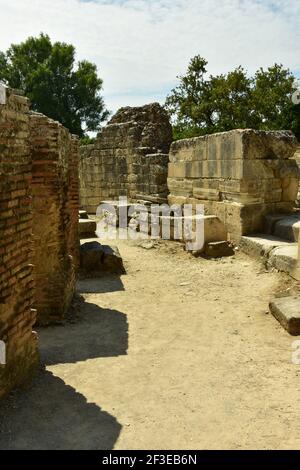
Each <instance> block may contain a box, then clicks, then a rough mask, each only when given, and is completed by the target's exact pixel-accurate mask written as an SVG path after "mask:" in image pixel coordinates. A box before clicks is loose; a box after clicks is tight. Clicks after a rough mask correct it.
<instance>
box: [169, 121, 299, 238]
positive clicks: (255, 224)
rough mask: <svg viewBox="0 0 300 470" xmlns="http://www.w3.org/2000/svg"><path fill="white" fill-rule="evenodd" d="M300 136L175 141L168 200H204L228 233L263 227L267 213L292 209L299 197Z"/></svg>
mask: <svg viewBox="0 0 300 470" xmlns="http://www.w3.org/2000/svg"><path fill="white" fill-rule="evenodd" d="M296 148H297V140H296V138H295V137H294V136H293V134H291V133H290V132H288V131H278V132H263V131H254V130H249V129H246V130H234V131H230V132H224V133H220V134H214V135H207V136H204V137H197V138H194V139H184V140H181V141H178V142H174V143H173V144H172V146H171V150H170V164H169V171H168V187H169V191H170V195H169V198H168V199H169V203H170V204H174V203H178V204H184V203H191V204H194V205H195V204H197V203H198V204H203V205H204V206H205V210H206V212H207V213H208V214H214V215H217V216H218V217H219V218H220V220H221V221H222V222H223V223H224V224H225V227H226V229H227V231H228V235H229V237H230V238H232V239H233V240H236V241H239V239H240V237H241V235H245V234H249V233H252V232H255V231H260V230H262V229H263V221H264V215H265V214H267V213H270V212H289V211H291V210H292V208H293V207H294V204H295V199H296V197H297V192H298V185H299V169H298V166H297V163H296V161H295V159H294V158H292V157H293V156H294V153H295V151H296Z"/></svg>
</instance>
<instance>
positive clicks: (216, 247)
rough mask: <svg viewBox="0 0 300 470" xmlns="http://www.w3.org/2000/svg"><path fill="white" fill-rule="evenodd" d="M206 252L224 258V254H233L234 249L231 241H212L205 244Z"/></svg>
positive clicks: (208, 254) (211, 255)
mask: <svg viewBox="0 0 300 470" xmlns="http://www.w3.org/2000/svg"><path fill="white" fill-rule="evenodd" d="M205 254H206V255H207V256H210V257H211V258H222V257H223V256H233V255H234V249H233V246H232V244H231V243H230V242H228V241H220V242H210V243H207V244H206V246H205Z"/></svg>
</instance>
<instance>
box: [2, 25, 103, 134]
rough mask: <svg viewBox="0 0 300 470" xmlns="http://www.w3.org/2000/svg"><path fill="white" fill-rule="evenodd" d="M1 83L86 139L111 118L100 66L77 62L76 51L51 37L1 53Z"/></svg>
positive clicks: (28, 40)
mask: <svg viewBox="0 0 300 470" xmlns="http://www.w3.org/2000/svg"><path fill="white" fill-rule="evenodd" d="M0 80H2V81H4V82H5V83H7V84H8V85H9V86H11V87H12V88H19V89H22V90H23V91H24V92H25V94H26V96H28V98H29V99H30V100H31V103H32V108H33V109H34V110H35V111H38V112H41V113H43V114H46V115H47V116H48V117H50V118H52V119H55V120H57V121H60V122H61V123H62V124H63V125H64V126H66V127H67V128H68V129H69V130H70V131H71V132H72V133H74V134H77V135H79V136H80V137H83V136H84V135H86V133H87V132H89V131H97V130H98V129H99V128H100V126H101V122H103V121H104V120H105V119H107V117H108V114H109V113H108V111H107V110H106V108H105V105H104V101H103V98H102V96H101V90H102V85H103V82H102V80H101V78H99V77H98V76H97V68H96V65H94V64H92V63H90V62H88V61H81V62H78V64H76V62H75V48H74V47H73V46H72V45H70V44H65V43H62V42H55V43H53V44H52V43H51V40H50V38H49V36H47V35H44V34H41V35H40V36H39V37H37V38H34V37H30V38H28V39H27V40H26V41H25V42H23V43H21V44H12V45H11V47H10V48H9V49H8V51H7V52H6V54H4V53H3V52H2V53H0Z"/></svg>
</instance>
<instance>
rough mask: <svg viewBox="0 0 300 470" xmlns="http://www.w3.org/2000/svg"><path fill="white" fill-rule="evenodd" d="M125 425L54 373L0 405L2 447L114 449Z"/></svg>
mask: <svg viewBox="0 0 300 470" xmlns="http://www.w3.org/2000/svg"><path fill="white" fill-rule="evenodd" d="M120 431H121V425H120V424H119V423H118V422H117V420H116V419H115V418H114V417H113V416H111V415H110V414H108V413H106V412H104V411H102V410H101V409H100V408H99V407H98V406H97V405H95V404H93V403H87V401H86V399H85V398H84V396H83V395H81V394H80V393H77V392H76V391H75V390H74V389H73V388H72V387H70V386H68V385H66V384H65V382H63V380H61V379H60V378H58V377H55V376H54V375H53V374H52V373H51V372H47V371H40V372H39V374H38V376H37V377H36V378H35V379H34V380H33V382H32V383H31V385H30V386H29V387H28V388H26V389H20V390H18V391H17V392H14V393H13V394H11V395H10V396H9V397H8V398H6V399H5V400H3V402H1V405H0V449H5V450H13V449H21V450H22V449H32V450H38V449H43V450H48V449H50V450H53V449H57V450H63V449H67V450H68V449H71V450H77V449H82V450H110V449H113V447H114V444H115V442H116V441H117V439H118V437H119V434H120Z"/></svg>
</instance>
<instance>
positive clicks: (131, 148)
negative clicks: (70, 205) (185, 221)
mask: <svg viewBox="0 0 300 470" xmlns="http://www.w3.org/2000/svg"><path fill="white" fill-rule="evenodd" d="M171 142H172V128H171V125H170V122H169V119H168V116H167V114H166V113H165V111H164V110H163V109H162V108H161V106H160V105H159V104H157V103H153V104H150V105H146V106H143V107H137V108H129V107H128V108H121V109H120V110H119V111H118V112H117V113H116V115H115V116H114V117H113V118H112V120H111V121H110V123H109V124H108V125H107V126H106V127H105V128H104V129H103V130H102V132H101V133H100V134H99V135H98V138H97V140H96V142H95V144H94V145H88V146H84V147H81V158H80V202H81V206H82V208H84V209H86V210H87V211H88V212H91V213H95V212H96V209H97V207H98V205H99V204H100V202H101V201H103V200H108V199H117V198H118V197H119V196H127V197H128V198H129V199H132V200H134V199H136V198H138V199H141V196H142V197H143V196H154V197H158V198H163V199H166V198H167V195H168V188H167V174H168V160H169V157H168V151H169V147H170V144H171Z"/></svg>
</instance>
